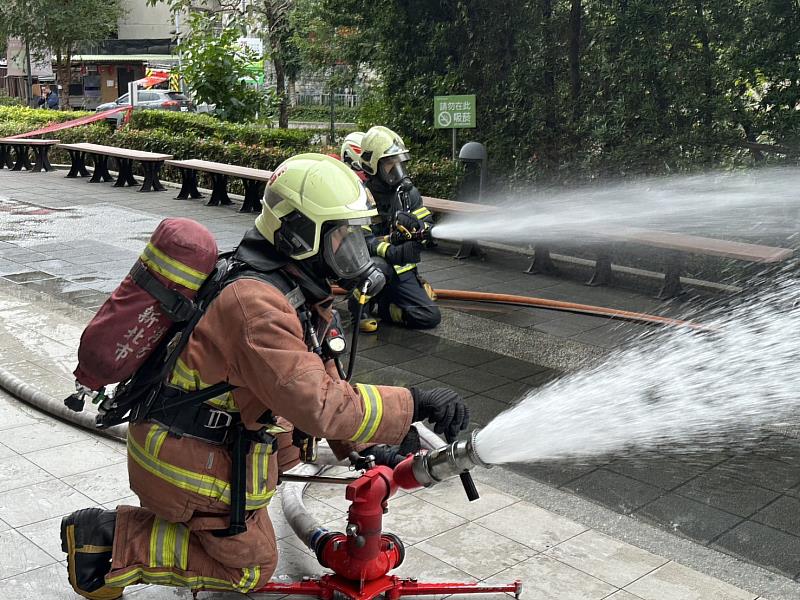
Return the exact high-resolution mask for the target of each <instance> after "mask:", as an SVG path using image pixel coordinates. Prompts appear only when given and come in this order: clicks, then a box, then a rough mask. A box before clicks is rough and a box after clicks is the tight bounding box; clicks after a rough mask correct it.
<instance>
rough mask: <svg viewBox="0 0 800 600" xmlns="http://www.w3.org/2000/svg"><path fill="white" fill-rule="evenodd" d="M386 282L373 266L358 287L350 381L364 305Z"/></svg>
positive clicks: (354, 364)
mask: <svg viewBox="0 0 800 600" xmlns="http://www.w3.org/2000/svg"><path fill="white" fill-rule="evenodd" d="M385 284H386V277H385V276H384V275H383V273H382V272H381V270H380V269H378V268H377V267H375V266H374V265H373V267H372V268H371V269H370V270H369V272H368V273H367V275H366V276H365V277H364V279H363V280H362V282H361V287H360V288H359V289H358V292H359V296H358V308H356V312H355V314H354V315H353V340H352V342H350V361H349V362H348V364H347V376H346V377H345V378H344V379H345V381H350V378H351V377H352V376H353V369H355V366H356V352H358V336H359V329H360V328H359V326H358V324H359V323H360V322H361V315H363V314H364V305H365V304H367V303H368V302H369V301H370V295H375V294H377V293H378V292H380V291H381V290H382V289H383V286H384V285H385Z"/></svg>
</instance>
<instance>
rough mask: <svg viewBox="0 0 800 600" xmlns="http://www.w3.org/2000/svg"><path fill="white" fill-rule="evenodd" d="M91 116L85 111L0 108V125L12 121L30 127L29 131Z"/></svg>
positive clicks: (23, 107) (22, 107) (90, 113)
mask: <svg viewBox="0 0 800 600" xmlns="http://www.w3.org/2000/svg"><path fill="white" fill-rule="evenodd" d="M92 114H94V113H92V112H88V111H85V110H83V111H82V110H75V111H60V110H42V109H36V108H28V107H26V106H0V124H2V123H6V122H10V121H14V122H17V123H22V124H25V125H31V126H32V127H31V129H35V126H37V125H38V126H43V125H47V124H48V123H63V122H64V121H71V120H72V119H77V118H79V117H85V116H87V115H92Z"/></svg>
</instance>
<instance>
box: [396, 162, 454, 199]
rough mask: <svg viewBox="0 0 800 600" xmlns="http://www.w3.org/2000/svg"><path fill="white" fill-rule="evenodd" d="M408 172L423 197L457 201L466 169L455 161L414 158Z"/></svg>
mask: <svg viewBox="0 0 800 600" xmlns="http://www.w3.org/2000/svg"><path fill="white" fill-rule="evenodd" d="M408 170H409V172H410V175H411V179H412V180H413V181H414V185H416V186H417V189H418V190H419V191H420V192H421V193H422V195H423V196H433V197H434V198H450V199H455V198H456V194H457V192H458V188H459V187H460V185H461V182H462V180H463V178H464V167H463V166H462V165H461V163H459V162H458V161H453V160H436V161H433V160H425V159H416V158H412V159H411V162H410V163H409V164H408Z"/></svg>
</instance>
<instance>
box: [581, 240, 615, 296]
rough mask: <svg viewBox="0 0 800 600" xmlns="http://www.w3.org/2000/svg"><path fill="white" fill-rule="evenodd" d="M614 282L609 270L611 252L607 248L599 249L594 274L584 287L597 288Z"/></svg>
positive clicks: (611, 272)
mask: <svg viewBox="0 0 800 600" xmlns="http://www.w3.org/2000/svg"><path fill="white" fill-rule="evenodd" d="M613 281H614V272H613V271H612V270H611V252H610V251H609V249H608V248H607V247H603V248H601V249H600V250H599V251H598V253H597V260H596V261H595V263H594V273H593V274H592V278H591V279H590V280H589V281H587V282H586V285H590V286H592V287H598V286H601V285H608V284H610V283H613Z"/></svg>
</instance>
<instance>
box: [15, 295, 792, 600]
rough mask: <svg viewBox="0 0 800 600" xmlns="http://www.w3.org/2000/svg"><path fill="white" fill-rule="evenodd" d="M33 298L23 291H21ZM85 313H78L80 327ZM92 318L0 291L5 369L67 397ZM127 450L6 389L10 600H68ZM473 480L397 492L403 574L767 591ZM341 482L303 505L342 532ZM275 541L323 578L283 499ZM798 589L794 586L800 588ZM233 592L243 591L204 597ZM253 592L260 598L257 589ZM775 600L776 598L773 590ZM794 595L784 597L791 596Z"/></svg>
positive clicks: (602, 589) (295, 566) (661, 589)
mask: <svg viewBox="0 0 800 600" xmlns="http://www.w3.org/2000/svg"><path fill="white" fill-rule="evenodd" d="M26 293H28V292H26ZM81 316H83V317H84V318H83V319H81ZM86 316H87V315H86V314H83V315H82V314H81V313H80V312H77V311H70V310H69V309H66V310H64V307H63V306H61V305H60V303H59V302H58V301H51V302H41V301H36V300H32V299H31V298H25V297H21V296H20V295H19V293H18V292H17V293H16V294H15V293H12V292H10V291H9V290H8V289H5V290H4V289H0V354H1V355H2V359H3V367H4V368H5V369H8V370H9V371H11V372H13V373H15V374H17V375H18V376H20V377H23V378H25V380H26V381H28V382H29V383H32V384H33V385H35V386H36V387H37V388H38V389H40V390H42V391H44V392H46V393H48V394H50V395H51V396H53V397H55V398H62V397H64V395H65V392H68V390H69V380H68V378H67V376H66V372H67V371H68V369H69V368H70V366H71V365H72V364H73V362H74V349H75V344H76V341H77V336H78V335H79V333H80V331H81V328H82V325H83V323H84V322H85V320H86ZM125 461H126V458H125V447H124V445H123V444H122V443H120V442H117V441H114V440H110V439H106V438H102V437H99V436H97V435H95V434H92V433H90V432H88V431H85V430H81V429H78V428H75V427H73V426H71V425H69V424H66V423H62V422H60V421H58V420H56V419H54V418H52V417H50V416H49V415H47V414H44V413H41V412H39V411H37V410H35V409H33V408H30V407H29V406H26V405H24V404H22V403H21V402H19V401H18V400H16V399H13V398H11V397H10V396H8V395H7V394H5V393H1V392H0V556H2V561H0V595H2V597H3V598H9V599H14V600H56V599H58V600H62V599H66V598H72V597H74V596H73V595H72V593H71V590H70V589H69V586H68V584H67V581H66V571H65V566H64V562H63V560H64V555H63V554H62V552H61V549H60V545H59V532H58V528H59V523H60V517H61V516H62V515H64V514H67V513H69V512H71V511H73V510H75V509H78V508H83V507H87V506H103V507H106V508H114V507H116V506H117V505H119V504H134V505H136V504H138V502H137V499H136V497H134V496H131V492H130V490H129V489H128V485H127V470H126V465H125ZM485 477H486V473H484V474H482V477H480V478H479V484H478V486H479V489H480V492H481V499H480V500H479V501H478V502H475V503H468V502H467V501H466V499H465V498H464V494H463V490H462V489H461V487H460V484H459V483H458V482H447V483H444V484H440V485H439V486H436V487H434V488H431V489H429V490H422V491H418V492H415V493H413V494H401V495H400V496H399V497H397V498H396V499H395V500H393V501H392V503H391V505H390V512H389V514H388V515H387V518H386V529H387V530H388V531H392V532H394V533H397V534H398V535H400V537H401V538H402V539H403V540H404V542H405V543H406V545H407V547H408V553H407V557H406V561H405V564H404V565H402V567H401V568H400V569H399V570H398V573H399V574H401V575H405V576H415V577H418V578H420V579H422V580H425V579H430V580H440V581H447V580H452V581H478V580H480V581H490V582H499V581H506V580H509V581H513V580H514V579H516V578H519V579H522V580H523V581H524V584H525V593H524V598H530V599H531V600H533V599H537V600H539V599H544V598H552V599H559V600H561V599H565V598H574V599H576V600H577V599H581V600H594V599H597V600H599V599H601V598H614V599H615V600H636V599H643V600H670V599H674V600H690V599H697V600H717V599H718V600H723V599H724V600H753V599H754V598H756V597H759V593H758V592H759V591H760V590H759V589H753V588H751V590H749V591H748V590H745V589H741V588H737V587H735V586H732V585H730V584H728V583H725V582H723V581H721V580H719V579H716V578H713V577H709V576H707V575H704V574H702V573H700V572H698V571H696V570H693V569H691V568H688V567H686V566H683V565H681V564H680V563H678V562H676V561H674V560H670V559H669V558H668V557H666V556H659V555H658V554H655V553H652V552H648V551H646V550H643V549H640V548H638V547H636V546H634V545H631V544H628V543H625V542H622V541H619V540H617V539H614V538H613V537H610V536H608V535H605V534H603V533H601V532H600V531H598V530H597V529H595V528H592V527H590V526H588V525H586V524H584V523H581V522H579V521H577V520H573V519H570V518H566V517H564V516H561V515H559V514H557V513H555V512H551V511H549V510H546V509H544V508H542V507H540V506H537V505H536V504H535V503H533V502H527V501H525V500H522V499H521V498H520V497H518V496H516V495H513V494H510V493H506V492H503V491H501V490H500V489H498V488H496V487H493V486H492V485H490V484H487V483H486V480H485ZM343 492H344V490H343V489H342V488H341V487H340V486H320V485H312V486H311V487H310V488H309V492H308V494H307V496H308V501H307V503H306V504H307V507H308V509H309V510H310V511H311V512H312V514H314V515H315V517H317V519H319V520H320V521H322V522H324V523H325V524H327V526H328V527H329V528H331V529H336V530H341V529H342V528H343V526H344V523H345V521H346V512H345V511H346V509H347V502H346V501H345V500H344V494H343ZM270 513H271V515H272V517H273V518H274V521H275V529H276V532H277V535H278V538H279V540H280V542H279V547H280V551H281V559H280V563H279V566H278V571H277V574H276V577H277V578H278V579H279V580H282V581H288V580H294V579H297V578H300V577H302V576H305V575H314V574H316V573H319V572H321V569H320V567H319V565H318V564H317V562H316V559H315V558H314V557H313V555H312V554H311V553H310V552H309V551H308V550H306V549H305V548H304V547H303V546H302V544H301V543H300V542H298V540H297V539H296V538H295V537H294V534H293V533H292V532H291V530H290V528H289V527H288V525H287V524H286V522H285V520H284V518H283V516H282V514H281V508H280V502H279V500H278V499H276V500H275V501H273V503H272V504H271V505H270ZM797 587H798V589H800V586H797ZM204 596H205V597H210V598H219V599H223V598H238V597H241V596H239V595H236V594H211V593H209V594H207V595H204ZM126 597H131V598H137V599H142V600H143V599H144V598H173V597H178V598H189V597H190V595H189V594H188V593H187V592H185V591H181V590H171V589H165V588H154V587H137V588H133V589H131V590H129V592H128V593H126ZM250 597H258V595H253V594H251V595H250ZM771 597H772V598H778V597H780V596H771ZM787 597H788V596H787Z"/></svg>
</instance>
